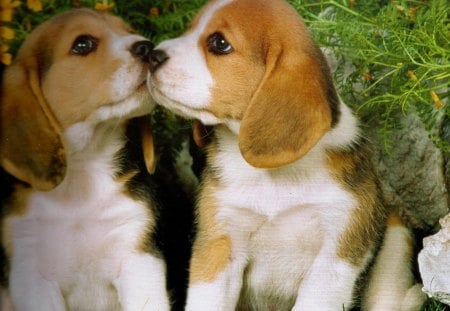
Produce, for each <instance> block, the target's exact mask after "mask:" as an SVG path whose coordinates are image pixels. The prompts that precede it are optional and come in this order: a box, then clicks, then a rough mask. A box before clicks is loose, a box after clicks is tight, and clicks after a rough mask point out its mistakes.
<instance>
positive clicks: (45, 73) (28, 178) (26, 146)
mask: <svg viewBox="0 0 450 311" xmlns="http://www.w3.org/2000/svg"><path fill="white" fill-rule="evenodd" d="M151 48H152V46H151V45H150V43H149V42H148V41H144V38H143V37H140V36H137V35H135V34H133V32H132V30H131V29H130V28H129V26H127V25H126V24H125V23H124V22H122V21H121V20H120V19H119V18H117V17H114V16H111V15H107V14H101V13H98V12H95V11H91V10H85V9H82V10H72V11H68V12H66V13H62V14H60V15H58V16H56V17H54V18H52V19H50V20H49V21H47V22H45V23H43V24H42V25H40V26H39V27H37V28H36V29H35V30H34V31H33V32H32V33H31V34H30V35H29V36H28V37H27V38H26V40H25V42H24V43H23V44H22V46H21V48H20V50H19V52H18V54H17V56H16V58H15V60H14V62H13V64H12V65H11V66H9V67H8V68H7V69H6V71H5V76H4V79H3V85H2V93H1V94H2V95H1V102H0V122H1V123H0V126H1V132H0V135H1V137H0V161H1V165H2V166H3V167H4V168H5V169H6V170H7V171H8V172H9V173H10V174H12V175H14V176H15V177H17V178H18V179H20V180H23V181H25V182H27V183H29V184H31V185H32V186H33V187H34V188H36V189H39V190H49V189H52V188H54V187H55V186H56V185H58V184H59V183H60V182H61V180H62V179H63V177H64V174H65V169H66V157H65V149H64V146H63V143H62V135H63V133H64V130H65V129H67V128H68V127H70V126H72V125H74V124H75V123H77V122H82V121H85V120H87V119H90V120H94V121H93V122H104V121H107V120H111V119H119V118H122V119H123V118H125V119H127V118H130V117H133V116H138V115H142V114H145V113H148V112H150V111H151V109H152V108H153V107H154V103H153V102H152V101H151V100H150V98H149V96H148V95H147V93H148V92H147V91H146V87H145V80H146V72H147V71H148V66H147V65H148V64H147V63H146V62H144V61H143V59H145V60H146V59H148V52H149V51H150V49H151Z"/></svg>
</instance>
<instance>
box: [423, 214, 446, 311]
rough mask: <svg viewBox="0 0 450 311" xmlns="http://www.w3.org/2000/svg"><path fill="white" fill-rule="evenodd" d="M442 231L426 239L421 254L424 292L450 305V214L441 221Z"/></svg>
mask: <svg viewBox="0 0 450 311" xmlns="http://www.w3.org/2000/svg"><path fill="white" fill-rule="evenodd" d="M439 223H440V225H441V229H440V230H439V231H438V232H437V233H436V234H434V235H431V236H428V237H426V238H425V239H424V241H423V243H424V247H423V249H422V250H421V251H420V253H419V258H418V259H419V270H420V274H421V276H422V281H423V286H424V287H423V291H424V292H425V293H426V294H427V295H428V296H429V297H433V298H435V299H437V300H439V301H441V302H443V303H445V304H448V305H450V214H448V215H447V216H445V217H444V218H442V219H441V220H440V221H439Z"/></svg>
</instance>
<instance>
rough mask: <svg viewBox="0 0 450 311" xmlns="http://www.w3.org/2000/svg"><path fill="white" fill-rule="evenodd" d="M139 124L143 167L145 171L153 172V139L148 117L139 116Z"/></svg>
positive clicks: (154, 162) (154, 161) (154, 158)
mask: <svg viewBox="0 0 450 311" xmlns="http://www.w3.org/2000/svg"><path fill="white" fill-rule="evenodd" d="M139 126H140V128H141V139H142V142H141V143H142V151H143V153H144V161H145V167H146V168H147V172H149V173H150V174H153V173H154V172H155V170H156V156H155V141H154V138H153V131H152V127H151V124H150V120H149V118H147V117H141V118H139Z"/></svg>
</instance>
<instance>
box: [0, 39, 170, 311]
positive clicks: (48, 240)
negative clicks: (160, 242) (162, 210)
mask: <svg viewBox="0 0 450 311" xmlns="http://www.w3.org/2000/svg"><path fill="white" fill-rule="evenodd" d="M143 39H144V38H142V37H138V36H134V35H133V36H125V37H117V38H116V43H115V47H114V51H115V52H114V53H116V54H117V57H118V58H119V59H121V60H122V62H123V65H122V66H120V68H119V70H118V71H117V72H116V75H115V76H113V77H112V81H114V82H113V83H112V85H111V87H113V88H115V90H116V91H117V94H116V95H117V96H118V97H119V98H118V102H116V103H111V104H109V105H105V106H102V107H100V108H98V109H97V110H95V111H93V112H92V113H91V115H90V116H89V117H88V118H87V120H85V121H82V122H79V123H76V124H74V125H72V126H71V127H69V128H67V129H65V131H64V137H63V140H64V147H65V151H66V157H67V165H68V166H67V172H66V175H65V178H64V180H63V181H62V182H61V184H59V185H58V186H57V187H56V188H54V189H53V190H51V191H48V192H38V191H34V192H32V193H31V195H30V196H29V198H28V201H27V212H26V213H25V214H24V215H19V216H12V217H9V218H6V220H5V222H6V227H8V228H10V232H11V237H12V245H13V252H12V258H11V263H12V265H11V272H10V294H11V297H12V300H13V302H14V304H15V308H16V310H17V311H28V310H29V311H31V310H33V311H36V310H37V311H56V310H66V308H68V309H69V310H96V311H102V310H105V311H111V310H124V311H136V310H158V311H161V310H162V311H164V310H169V301H168V295H167V293H166V287H165V263H164V262H163V260H162V259H161V258H158V257H156V256H154V255H152V254H149V253H145V252H144V251H142V250H141V249H140V245H142V243H143V242H144V239H145V238H146V235H147V233H148V230H149V229H150V228H152V226H153V225H154V221H155V219H154V215H152V214H151V212H150V210H149V207H148V206H146V205H145V204H144V203H143V202H139V201H135V200H133V199H131V198H130V197H129V196H128V195H127V194H126V192H125V191H124V188H123V184H121V183H120V182H118V181H117V180H116V179H115V176H114V172H115V171H116V170H117V169H115V162H114V161H115V159H114V156H115V154H116V153H117V152H118V151H119V150H120V149H121V148H122V147H123V146H124V144H125V142H126V141H125V137H124V134H125V125H124V124H125V123H124V122H125V121H126V120H127V119H129V118H131V117H134V116H138V115H143V114H145V113H148V112H150V111H151V109H152V108H153V107H154V103H153V102H152V101H151V100H150V99H149V96H148V93H147V92H146V89H145V75H143V69H142V68H143V67H144V66H142V64H141V66H140V67H139V68H138V66H137V62H136V61H135V59H134V57H133V56H132V55H131V53H130V51H129V47H130V45H131V44H132V43H133V42H135V41H139V40H143ZM141 67H142V68H141ZM127 81H128V82H127ZM141 84H143V87H140V88H139V89H138V90H137V91H136V88H137V87H138V86H139V85H141Z"/></svg>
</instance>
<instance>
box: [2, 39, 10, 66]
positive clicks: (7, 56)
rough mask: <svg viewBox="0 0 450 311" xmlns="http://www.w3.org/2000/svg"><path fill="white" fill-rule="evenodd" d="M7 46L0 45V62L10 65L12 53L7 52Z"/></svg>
mask: <svg viewBox="0 0 450 311" xmlns="http://www.w3.org/2000/svg"><path fill="white" fill-rule="evenodd" d="M8 50H9V46H7V45H6V44H2V45H0V63H3V64H5V65H11V62H12V55H11V54H10V53H8Z"/></svg>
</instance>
